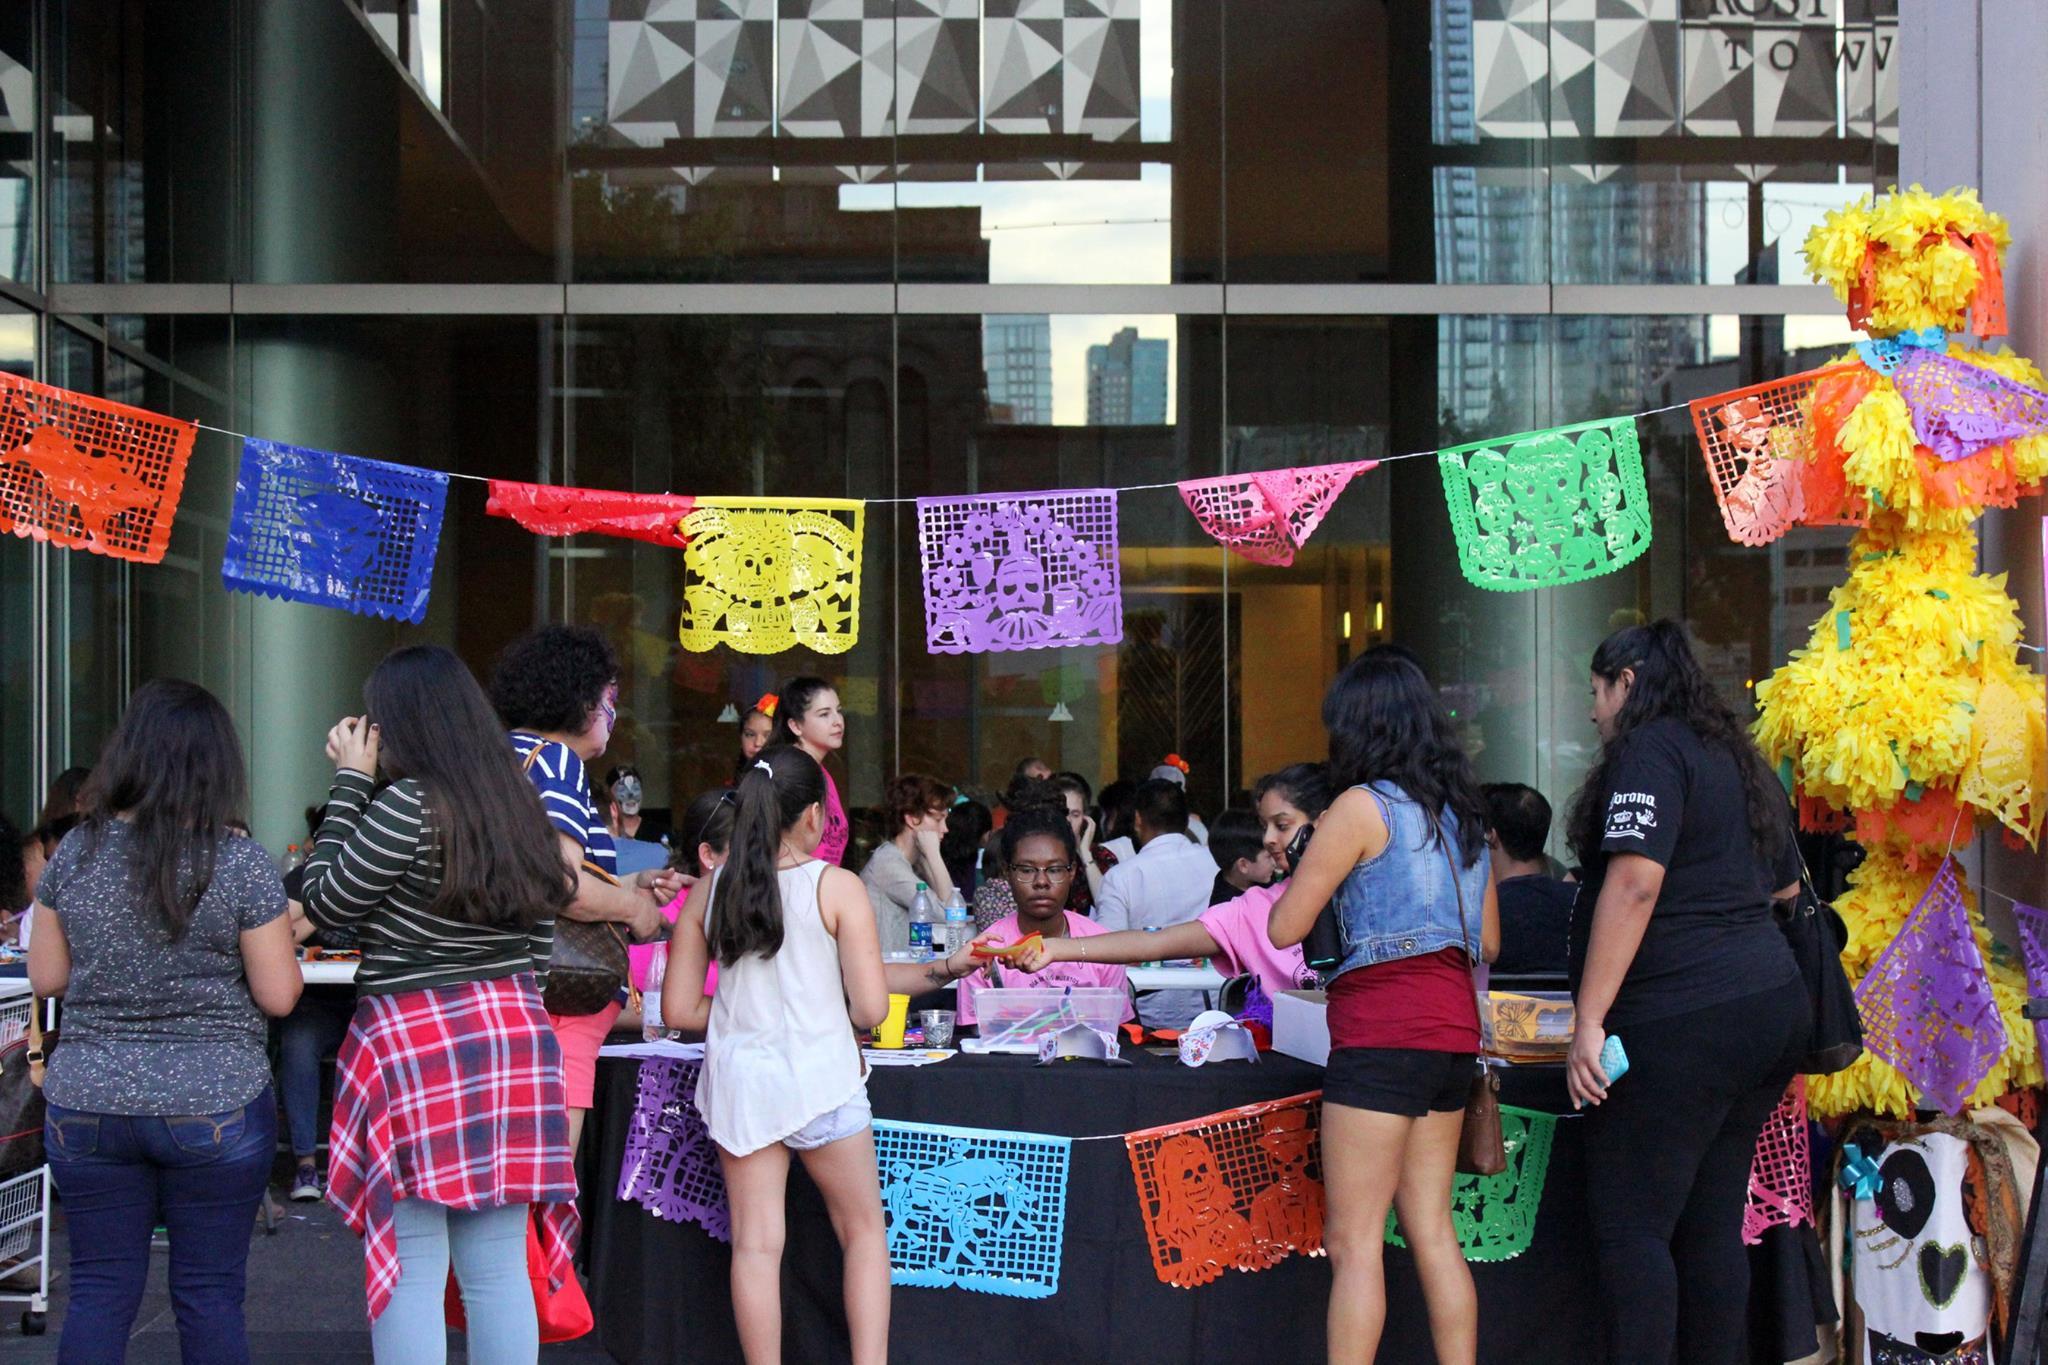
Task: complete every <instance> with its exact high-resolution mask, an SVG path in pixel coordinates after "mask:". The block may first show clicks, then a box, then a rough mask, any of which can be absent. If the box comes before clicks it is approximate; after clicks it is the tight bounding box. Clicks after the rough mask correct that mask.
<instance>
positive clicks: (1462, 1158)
mask: <svg viewBox="0 0 2048 1365" xmlns="http://www.w3.org/2000/svg"><path fill="white" fill-rule="evenodd" d="M1438 833H1439V835H1440V837H1442V839H1443V846H1444V863H1445V865H1446V866H1448V867H1449V868H1450V870H1451V890H1452V891H1454V892H1456V893H1457V896H1458V935H1459V937H1460V938H1461V939H1463V940H1464V945H1465V967H1466V970H1467V971H1469V972H1470V973H1471V975H1472V1008H1473V1010H1474V1011H1477V1010H1478V1008H1479V954H1478V953H1477V952H1476V951H1475V950H1474V948H1473V944H1472V930H1471V926H1470V925H1469V924H1468V923H1467V921H1466V917H1465V888H1464V885H1463V884H1462V883H1460V882H1459V880H1458V863H1457V860H1456V859H1455V858H1453V857H1452V856H1451V841H1450V836H1449V835H1447V834H1443V832H1442V831H1441V830H1439V831H1438ZM1480 1024H1481V1027H1480V1053H1479V1059H1478V1061H1477V1063H1476V1066H1477V1071H1476V1072H1475V1073H1474V1075H1473V1077H1472V1088H1471V1089H1470V1090H1469V1091H1467V1092H1466V1094H1465V1123H1464V1126H1463V1127H1462V1128H1460V1129H1459V1130H1458V1173H1459V1174H1460V1175H1499V1174H1500V1173H1501V1172H1502V1171H1504V1170H1506V1169H1507V1168H1508V1149H1507V1142H1506V1140H1505V1139H1504V1138H1502V1136H1501V1130H1500V1078H1499V1077H1498V1076H1495V1075H1494V1074H1493V1068H1492V1067H1490V1066H1488V1065H1487V1064H1486V1062H1487V1054H1486V1050H1485V1049H1486V1030H1485V1021H1484V1020H1481V1021H1480Z"/></svg>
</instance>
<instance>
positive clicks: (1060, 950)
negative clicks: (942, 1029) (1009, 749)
mask: <svg viewBox="0 0 2048 1365" xmlns="http://www.w3.org/2000/svg"><path fill="white" fill-rule="evenodd" d="M997 837H998V838H1000V839H1001V840H1002V853H1003V876H1004V878H1005V879H1006V880H1007V881H1008V882H1009V885H1010V891H1011V894H1012V895H1014V896H1015V897H1016V900H1017V912H1016V913H1015V914H1013V915H1009V916H1006V917H1005V918H1003V919H1000V920H997V921H996V922H995V923H994V924H992V925H990V926H989V930H988V934H987V937H988V938H989V939H992V940H995V941H997V942H1002V943H1011V942H1015V941H1017V940H1019V939H1023V938H1028V937H1029V936H1031V935H1032V934H1039V935H1042V936H1043V937H1044V942H1045V946H1046V949H1047V950H1048V951H1047V952H1045V953H1042V954H1040V955H1038V956H1036V957H1035V958H1034V959H1033V963H1029V964H1027V963H1023V962H1020V963H1019V964H1018V965H1017V967H1016V968H1014V969H1012V968H1007V967H1006V968H1002V969H1000V972H999V974H1000V978H1001V984H1002V985H1003V986H1006V987H1029V986H1108V987H1110V988H1111V989H1113V990H1119V991H1122V992H1123V993H1124V1012H1123V1017H1124V1018H1125V1019H1129V1018H1131V1017H1132V1015H1133V1013H1134V1011H1133V1010H1132V1008H1131V999H1130V983H1129V978H1128V977H1127V976H1126V974H1125V972H1124V969H1123V968H1122V967H1120V966H1116V965H1114V964H1113V963H1109V962H1104V961H1101V960H1095V961H1088V960H1086V958H1087V955H1088V954H1087V950H1088V949H1089V948H1090V947H1091V946H1093V942H1094V940H1095V939H1097V938H1141V939H1145V940H1147V941H1148V942H1151V943H1154V944H1156V943H1158V942H1159V941H1160V939H1161V937H1162V935H1159V934H1144V933H1139V934H1111V933H1109V931H1107V930H1106V929H1104V928H1102V927H1101V926H1100V925H1098V924H1097V923H1096V922H1095V921H1094V920H1092V919H1089V918H1088V917H1087V916H1086V915H1077V914H1075V913H1074V912H1073V911H1071V910H1069V909H1067V896H1068V894H1069V893H1070V892H1071V891H1072V890H1073V885H1074V878H1075V877H1076V876H1077V875H1079V873H1080V866H1081V846H1080V844H1079V842H1078V841H1077V840H1076V839H1075V838H1074V827H1073V826H1072V825H1071V824H1069V823H1068V822H1067V818H1066V816H1065V814H1063V813H1062V812H1060V811H1058V810H1050V809H1041V808H1039V807H1036V806H1026V807H1024V808H1023V809H1021V810H1018V811H1016V812H1015V813H1013V814H1012V815H1011V816H1010V819H1009V822H1008V823H1006V824H1005V825H1004V826H1003V830H1002V833H1001V834H1000V835H999V836H997ZM1055 949H1056V950H1057V951H1054V950H1055ZM1026 951H1027V952H1029V951H1030V950H1028V949H1027V950H1026ZM1151 956H1154V957H1156V956H1158V954H1157V953H1156V952H1155V953H1153V954H1152V955H1151ZM1137 960H1140V961H1148V960H1150V959H1149V958H1140V959H1137ZM991 984H993V983H992V981H991V977H990V975H988V974H983V973H976V974H974V975H972V976H969V977H968V978H967V979H965V980H964V981H962V982H961V983H960V1004H959V1010H958V1014H959V1022H960V1023H961V1025H962V1026H965V1025H967V1024H971V1023H973V1022H974V1021H975V1014H974V998H975V997H976V996H977V995H979V994H980V993H981V992H982V991H984V990H986V989H988V988H989V986H990V985H991Z"/></svg>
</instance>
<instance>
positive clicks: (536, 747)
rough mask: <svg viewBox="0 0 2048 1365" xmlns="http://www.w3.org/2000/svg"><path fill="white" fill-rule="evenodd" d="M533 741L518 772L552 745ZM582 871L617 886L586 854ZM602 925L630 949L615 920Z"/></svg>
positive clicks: (527, 770) (629, 938)
mask: <svg viewBox="0 0 2048 1365" xmlns="http://www.w3.org/2000/svg"><path fill="white" fill-rule="evenodd" d="M533 739H534V744H533V747H532V748H531V749H528V750H527V751H526V760H525V762H523V763H521V764H520V765H519V771H521V772H523V773H530V772H532V771H533V765H534V764H535V763H536V762H537V761H538V760H539V759H540V751H541V750H542V749H544V748H546V747H547V746H548V745H549V744H550V743H552V741H550V740H545V739H542V738H541V737H540V736H539V735H535V736H534V737H533ZM548 827H549V828H550V829H552V828H554V825H553V823H552V822H550V824H549V826H548ZM583 870H584V871H585V872H588V873H589V874H590V875H591V876H593V877H595V878H597V879H598V880H599V881H601V882H609V883H610V884H611V885H613V886H617V885H619V879H618V877H617V876H616V875H615V874H613V873H610V872H607V871H605V870H604V869H603V868H601V867H599V866H598V865H597V864H596V863H593V862H592V861H590V858H589V856H588V854H586V855H585V856H584V858H583ZM604 923H605V927H606V928H608V929H610V930H611V931H612V935H613V937H615V938H617V939H618V941H619V944H620V946H622V947H630V946H631V945H632V942H633V936H632V935H631V934H629V933H627V932H626V931H625V930H624V929H621V928H620V927H619V925H618V921H617V920H606V921H605V922H604Z"/></svg>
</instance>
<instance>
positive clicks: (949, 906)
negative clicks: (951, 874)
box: [940, 886, 974, 957]
mask: <svg viewBox="0 0 2048 1365" xmlns="http://www.w3.org/2000/svg"><path fill="white" fill-rule="evenodd" d="M972 920H973V916H971V915H970V914H968V912H967V902H966V901H965V900H963V899H961V896H960V888H959V887H957V886H956V887H954V888H953V894H952V895H950V896H948V897H946V946H945V947H944V948H942V949H940V951H941V952H942V953H944V954H945V955H946V956H947V957H951V956H952V955H953V954H954V953H957V952H959V951H960V950H961V949H962V948H965V947H966V946H967V945H968V944H970V943H972V942H974V925H973V923H972Z"/></svg>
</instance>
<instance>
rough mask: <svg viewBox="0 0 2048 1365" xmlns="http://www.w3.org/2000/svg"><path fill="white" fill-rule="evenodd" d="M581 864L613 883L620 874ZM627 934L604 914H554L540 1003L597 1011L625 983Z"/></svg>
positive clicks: (557, 1009) (558, 1010)
mask: <svg viewBox="0 0 2048 1365" xmlns="http://www.w3.org/2000/svg"><path fill="white" fill-rule="evenodd" d="M583 870H584V871H585V872H588V873H589V874H590V875H591V876H593V877H596V878H598V879H599V880H601V881H608V882H610V883H611V884H612V885H613V886H617V885H618V884H619V879H618V878H617V877H614V876H612V875H611V874H610V873H608V872H605V871H604V870H603V869H601V868H598V867H594V866H592V865H591V864H590V863H589V862H585V863H584V864H583ZM627 965H628V958H627V954H626V935H625V932H624V931H623V930H621V929H620V928H619V926H618V925H617V924H615V923H612V922H611V921H609V920H605V921H592V920H580V919H570V918H568V917H567V916H564V915H557V916H556V917H555V946H554V951H553V952H551V953H549V954H548V984H547V989H546V990H544V991H542V992H541V997H540V999H541V1004H542V1006H543V1007H545V1008H546V1010H547V1012H548V1013H549V1014H559V1015H564V1016H569V1015H585V1014H596V1013H597V1012H598V1011H599V1010H602V1009H603V1008H604V1007H605V1006H606V1005H609V1004H611V1002H612V1001H613V999H615V998H616V997H617V996H618V993H619V989H620V987H622V986H624V985H625V984H626V968H627Z"/></svg>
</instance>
